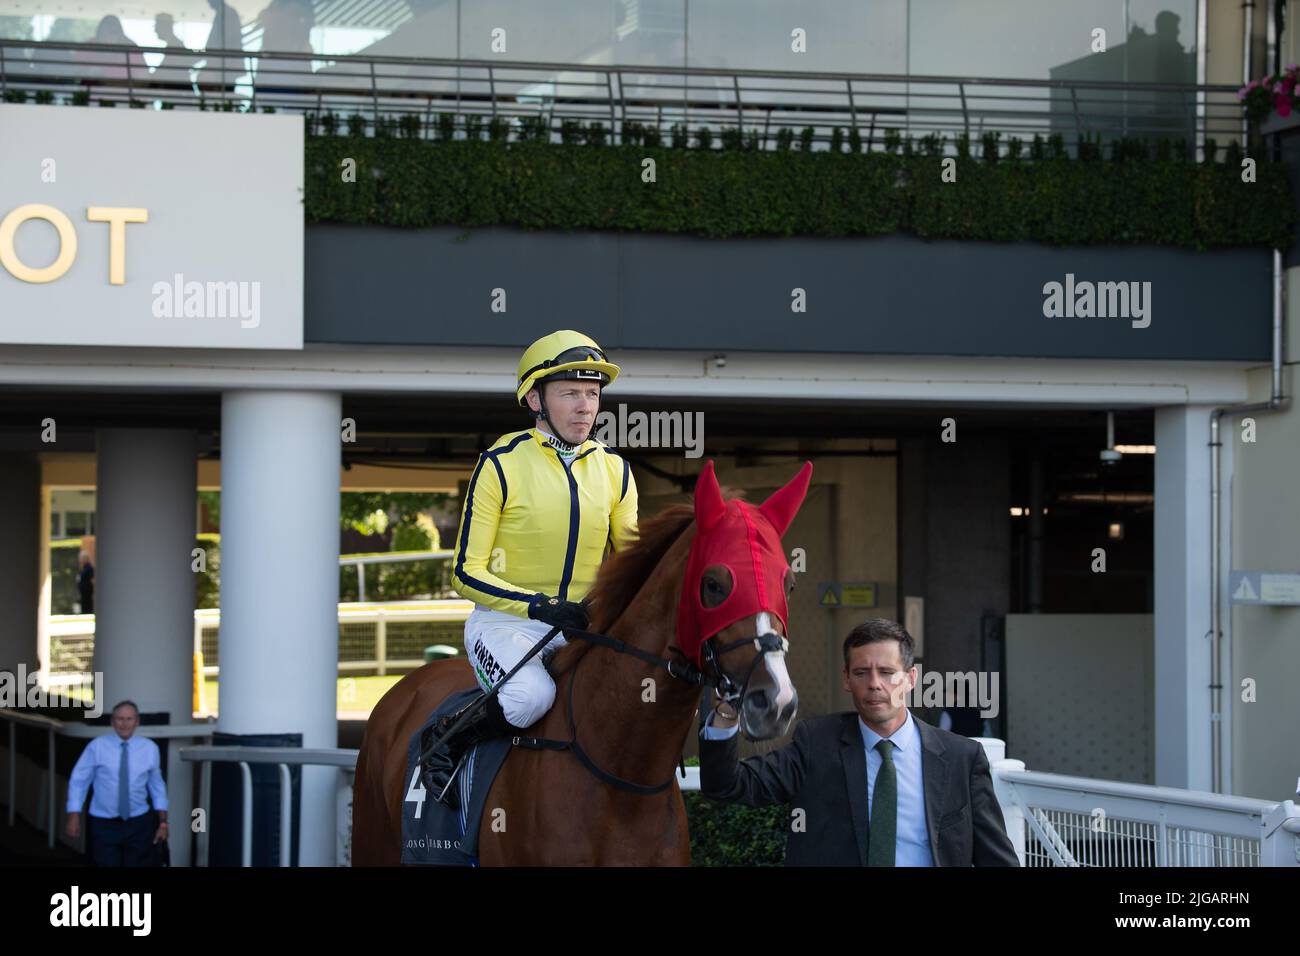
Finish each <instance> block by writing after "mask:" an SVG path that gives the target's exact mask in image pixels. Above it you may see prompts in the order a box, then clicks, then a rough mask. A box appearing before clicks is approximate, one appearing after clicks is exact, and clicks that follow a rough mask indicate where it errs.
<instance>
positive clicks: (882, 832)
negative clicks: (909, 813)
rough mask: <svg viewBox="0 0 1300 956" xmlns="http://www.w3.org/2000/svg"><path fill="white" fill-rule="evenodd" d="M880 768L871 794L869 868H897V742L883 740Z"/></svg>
mask: <svg viewBox="0 0 1300 956" xmlns="http://www.w3.org/2000/svg"><path fill="white" fill-rule="evenodd" d="M876 750H878V751H880V769H879V770H877V771H876V785H875V787H874V788H873V792H872V795H871V830H870V836H869V838H868V841H867V866H893V865H894V850H895V847H896V845H897V842H898V840H897V830H898V776H897V775H896V774H895V773H894V742H893V741H892V740H882V741H880V743H878V744H876Z"/></svg>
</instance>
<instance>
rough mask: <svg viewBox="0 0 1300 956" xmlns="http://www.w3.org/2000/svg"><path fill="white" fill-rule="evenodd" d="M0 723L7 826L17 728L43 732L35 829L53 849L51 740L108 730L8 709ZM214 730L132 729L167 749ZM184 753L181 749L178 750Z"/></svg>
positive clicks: (203, 726) (205, 726)
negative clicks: (40, 804)
mask: <svg viewBox="0 0 1300 956" xmlns="http://www.w3.org/2000/svg"><path fill="white" fill-rule="evenodd" d="M0 721H3V722H4V723H6V724H7V725H8V732H7V734H6V738H7V747H8V760H7V761H6V762H7V764H8V773H7V778H8V785H7V790H8V799H7V802H6V806H7V807H8V823H9V826H13V825H14V822H15V819H16V814H17V810H18V745H17V737H18V728H19V727H20V726H23V727H32V728H35V729H37V730H43V731H44V732H45V735H46V749H45V752H46V765H45V771H44V773H45V779H44V784H43V788H42V789H43V792H44V796H45V800H44V803H45V813H44V814H43V815H42V817H41V820H40V822H39V826H40V828H41V829H42V830H44V831H45V833H46V845H47V846H48V847H49V848H50V849H51V850H52V849H54V840H55V835H56V834H57V832H58V825H57V820H58V806H57V797H58V786H57V779H58V778H57V774H56V769H55V763H54V738H55V737H56V736H59V737H79V738H84V739H90V738H93V737H102V736H103V735H104V734H105V733H106V732H111V730H112V728H109V727H98V726H91V725H88V724H81V723H69V722H67V721H62V720H55V719H54V718H52V717H44V716H41V715H40V714H27V713H23V712H22V711H19V710H13V709H10V708H7V707H5V708H0ZM215 730H216V725H215V723H212V722H208V723H197V724H150V725H148V726H144V725H141V726H140V727H137V728H136V733H137V734H139V735H140V736H141V737H149V738H150V739H154V740H162V741H166V743H164V746H167V747H169V750H168V753H169V754H170V753H171V752H172V751H171V750H170V744H171V742H172V741H175V740H211V738H212V734H213V732H214V731H215ZM181 752H182V753H183V752H184V751H183V749H182V751H181Z"/></svg>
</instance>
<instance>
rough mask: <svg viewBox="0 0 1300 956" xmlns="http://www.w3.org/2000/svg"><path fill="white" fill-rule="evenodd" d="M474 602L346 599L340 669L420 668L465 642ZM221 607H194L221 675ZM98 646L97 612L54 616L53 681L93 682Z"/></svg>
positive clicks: (205, 668) (199, 641)
mask: <svg viewBox="0 0 1300 956" xmlns="http://www.w3.org/2000/svg"><path fill="white" fill-rule="evenodd" d="M473 609H474V603H473V602H472V601H466V600H461V599H455V600H445V601H410V602H404V601H398V602H388V603H364V604H362V603H344V604H340V605H339V606H338V621H339V674H340V676H342V675H346V674H355V673H357V672H361V671H373V672H374V673H375V674H376V675H378V676H381V677H382V676H384V675H386V674H390V673H393V672H403V671H409V670H414V669H415V668H417V667H420V666H421V665H422V664H424V656H423V651H424V648H425V647H427V646H429V645H431V644H433V645H444V646H447V647H449V648H451V649H453V650H455V651H457V652H459V651H460V649H461V646H462V640H463V637H462V631H463V625H464V622H465V619H466V618H467V617H469V614H470V612H471V611H472V610H473ZM220 630H221V610H220V609H219V608H200V609H198V610H196V611H195V612H194V637H193V641H194V655H195V658H196V660H201V661H202V664H201V665H200V666H201V667H202V672H201V673H202V676H203V677H217V676H218V675H219V674H220V673H221V665H220V663H219V662H220V656H219V655H220V643H221V641H220ZM94 650H95V618H94V616H93V615H82V614H77V615H54V616H52V617H51V618H50V678H49V682H50V685H51V686H55V687H62V686H69V685H70V686H76V685H81V684H86V683H90V682H91V681H92V673H91V672H92V667H91V663H92V661H93V657H94Z"/></svg>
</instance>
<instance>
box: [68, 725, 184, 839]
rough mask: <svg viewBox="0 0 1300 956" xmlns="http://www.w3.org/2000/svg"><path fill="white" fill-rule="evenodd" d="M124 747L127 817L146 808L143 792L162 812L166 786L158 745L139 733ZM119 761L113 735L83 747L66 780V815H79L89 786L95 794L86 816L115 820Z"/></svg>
mask: <svg viewBox="0 0 1300 956" xmlns="http://www.w3.org/2000/svg"><path fill="white" fill-rule="evenodd" d="M126 744H127V750H126V760H127V774H128V777H129V778H130V783H129V785H130V806H131V816H133V817H138V816H139V815H140V814H142V813H145V812H146V811H147V810H148V809H149V804H148V803H147V802H146V800H145V796H146V793H147V795H148V796H149V797H151V798H152V799H153V808H154V809H155V810H166V809H167V785H166V784H165V783H163V778H162V771H161V769H160V765H159V759H158V757H159V755H158V745H157V744H156V743H154V742H153V741H152V740H150V739H149V738H148V737H141V736H140V735H139V734H132V735H131V737H130V738H129V739H128V740H127V742H126ZM121 761H122V738H121V737H119V736H118V735H117V733H116V732H113V733H108V734H105V735H104V736H102V737H96V738H95V739H94V740H92V741H91V742H90V743H89V744H87V745H86V749H85V750H83V751H82V752H81V756H80V757H79V758H77V765H76V766H75V767H73V768H72V776H71V777H70V778H69V779H68V803H67V811H68V813H80V812H81V806H82V804H84V803H85V802H86V791H87V790H88V789H89V787H90V785H91V784H92V783H93V784H94V785H95V795H94V797H93V798H92V799H91V801H90V815H91V816H92V817H109V818H113V817H116V816H117V815H118V813H117V796H118V789H117V787H118V784H117V771H118V767H120V766H121Z"/></svg>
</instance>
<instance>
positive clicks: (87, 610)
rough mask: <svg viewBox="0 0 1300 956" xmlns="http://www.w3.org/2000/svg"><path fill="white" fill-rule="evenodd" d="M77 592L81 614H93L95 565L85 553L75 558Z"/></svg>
mask: <svg viewBox="0 0 1300 956" xmlns="http://www.w3.org/2000/svg"><path fill="white" fill-rule="evenodd" d="M77 565H78V568H77V592H78V593H79V594H80V595H81V613H82V614H94V613H95V565H94V564H92V563H91V561H90V555H89V554H87V553H86V552H85V551H82V552H81V554H79V555H78V556H77Z"/></svg>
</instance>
